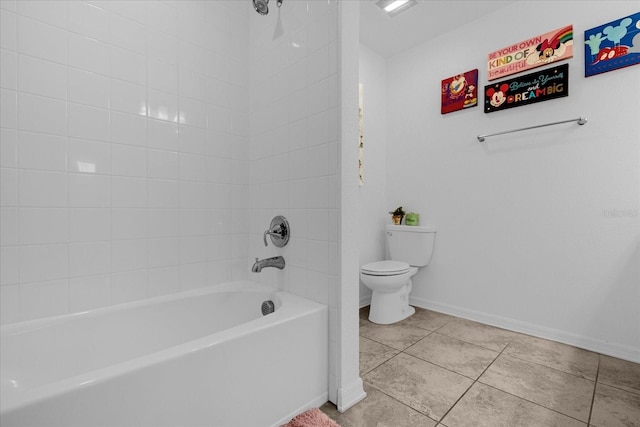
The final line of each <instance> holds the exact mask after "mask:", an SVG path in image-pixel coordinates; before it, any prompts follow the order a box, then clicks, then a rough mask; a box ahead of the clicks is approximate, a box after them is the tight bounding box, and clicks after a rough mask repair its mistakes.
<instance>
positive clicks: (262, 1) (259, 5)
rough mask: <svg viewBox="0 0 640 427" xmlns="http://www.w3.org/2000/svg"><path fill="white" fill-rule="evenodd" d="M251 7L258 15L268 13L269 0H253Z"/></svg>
mask: <svg viewBox="0 0 640 427" xmlns="http://www.w3.org/2000/svg"><path fill="white" fill-rule="evenodd" d="M253 8H254V9H255V10H256V12H258V13H259V14H260V15H266V14H267V13H269V0H253Z"/></svg>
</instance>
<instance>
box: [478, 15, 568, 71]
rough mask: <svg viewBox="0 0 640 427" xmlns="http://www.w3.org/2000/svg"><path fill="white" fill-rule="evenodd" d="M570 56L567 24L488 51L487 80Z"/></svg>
mask: <svg viewBox="0 0 640 427" xmlns="http://www.w3.org/2000/svg"><path fill="white" fill-rule="evenodd" d="M572 56H573V25H568V26H566V27H564V28H559V29H557V30H554V31H550V32H548V33H545V34H541V35H539V36H535V37H532V38H530V39H528V40H524V41H521V42H520V43H515V44H513V45H511V46H507V47H505V48H502V49H498V50H496V51H495V52H491V53H490V54H489V55H488V58H487V70H488V75H487V80H489V81H491V80H495V79H499V78H501V77H506V76H509V75H511V74H516V73H520V72H522V71H526V70H530V69H532V68H536V67H540V66H543V65H547V64H549V63H551V62H554V61H560V60H562V59H568V58H571V57H572Z"/></svg>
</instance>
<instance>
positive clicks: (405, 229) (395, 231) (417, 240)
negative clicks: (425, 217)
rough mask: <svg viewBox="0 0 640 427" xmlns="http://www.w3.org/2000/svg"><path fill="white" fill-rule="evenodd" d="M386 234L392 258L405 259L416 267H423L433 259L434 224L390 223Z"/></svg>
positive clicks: (395, 259)
mask: <svg viewBox="0 0 640 427" xmlns="http://www.w3.org/2000/svg"><path fill="white" fill-rule="evenodd" d="M385 234H386V237H387V244H388V247H389V255H390V257H391V259H392V260H394V261H404V262H406V263H408V264H409V265H412V266H414V267H423V266H425V265H427V264H429V261H431V255H432V254H433V244H434V242H435V238H436V228H435V227H434V226H410V225H391V224H389V225H387V226H386V227H385Z"/></svg>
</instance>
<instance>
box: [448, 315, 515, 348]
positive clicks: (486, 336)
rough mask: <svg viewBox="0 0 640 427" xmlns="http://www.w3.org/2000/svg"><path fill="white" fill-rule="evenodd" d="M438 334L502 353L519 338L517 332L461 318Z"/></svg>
mask: <svg viewBox="0 0 640 427" xmlns="http://www.w3.org/2000/svg"><path fill="white" fill-rule="evenodd" d="M438 333H439V334H442V335H447V336H450V337H453V338H457V339H459V340H462V341H466V342H468V343H471V344H475V345H478V346H480V347H484V348H487V349H489V350H494V351H502V349H504V348H505V347H506V346H507V344H509V342H510V341H511V340H512V339H513V338H514V337H516V336H517V334H516V333H515V332H511V331H507V330H505V329H500V328H495V327H493V326H489V325H484V324H482V323H478V322H473V321H471V320H466V319H461V318H459V317H456V318H454V319H453V320H452V321H451V322H449V323H447V324H446V325H444V326H443V327H442V328H440V329H438Z"/></svg>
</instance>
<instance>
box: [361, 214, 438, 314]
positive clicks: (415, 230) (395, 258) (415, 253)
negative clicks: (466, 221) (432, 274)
mask: <svg viewBox="0 0 640 427" xmlns="http://www.w3.org/2000/svg"><path fill="white" fill-rule="evenodd" d="M385 231H386V238H387V243H388V244H389V253H390V255H391V260H385V261H376V262H372V263H368V264H366V265H363V266H362V267H361V268H360V280H361V281H362V283H363V284H364V285H365V286H367V287H368V288H369V289H371V291H372V294H371V306H370V309H369V320H370V321H371V322H373V323H379V324H383V325H388V324H391V323H396V322H399V321H401V320H404V319H406V318H408V317H409V316H411V315H412V314H414V313H415V308H413V307H411V306H410V305H409V294H410V293H411V290H412V288H413V284H412V282H411V278H412V277H413V276H414V275H415V274H416V273H417V272H418V267H423V266H426V265H427V264H429V261H430V260H431V255H432V252H433V244H434V240H435V228H434V227H432V226H428V227H419V226H406V225H388V226H386V227H385Z"/></svg>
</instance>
